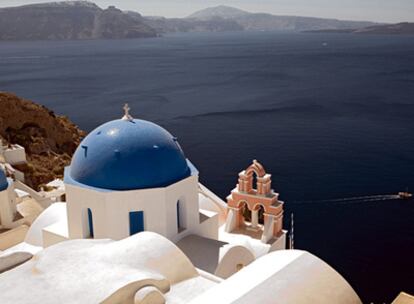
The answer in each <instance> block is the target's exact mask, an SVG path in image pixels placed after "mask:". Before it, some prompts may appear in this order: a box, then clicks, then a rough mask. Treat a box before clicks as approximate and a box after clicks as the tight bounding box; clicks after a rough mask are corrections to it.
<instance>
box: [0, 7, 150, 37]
mask: <svg viewBox="0 0 414 304" xmlns="http://www.w3.org/2000/svg"><path fill="white" fill-rule="evenodd" d="M156 35H157V33H156V31H155V30H154V29H152V28H151V27H150V26H148V25H147V24H145V23H144V22H143V19H142V17H141V16H140V15H139V14H137V15H135V16H131V15H129V14H127V13H124V12H122V11H120V10H118V9H116V8H115V7H109V8H108V9H105V10H103V9H101V8H100V7H98V6H97V5H95V4H94V3H91V2H87V1H66V2H52V3H45V4H33V5H25V6H20V7H11V8H2V9H0V40H64V39H74V40H76V39H101V38H106V39H118V38H140V37H154V36H156Z"/></svg>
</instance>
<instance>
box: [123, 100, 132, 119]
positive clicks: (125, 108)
mask: <svg viewBox="0 0 414 304" xmlns="http://www.w3.org/2000/svg"><path fill="white" fill-rule="evenodd" d="M123 109H124V111H125V114H124V117H122V120H128V121H132V120H133V119H134V118H133V117H132V116H131V115H130V114H129V111H130V110H131V108H130V107H129V105H128V104H127V103H126V104H125V105H124V107H123Z"/></svg>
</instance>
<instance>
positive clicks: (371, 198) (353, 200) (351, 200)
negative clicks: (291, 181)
mask: <svg viewBox="0 0 414 304" xmlns="http://www.w3.org/2000/svg"><path fill="white" fill-rule="evenodd" d="M390 200H401V197H400V196H399V195H398V194H383V195H368V196H355V197H346V198H338V199H326V200H312V201H296V202H292V203H293V204H313V203H320V204H324V203H326V204H361V203H369V202H378V201H390Z"/></svg>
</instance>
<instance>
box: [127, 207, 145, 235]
mask: <svg viewBox="0 0 414 304" xmlns="http://www.w3.org/2000/svg"><path fill="white" fill-rule="evenodd" d="M142 231H144V211H135V212H130V213H129V235H134V234H137V233H139V232H142Z"/></svg>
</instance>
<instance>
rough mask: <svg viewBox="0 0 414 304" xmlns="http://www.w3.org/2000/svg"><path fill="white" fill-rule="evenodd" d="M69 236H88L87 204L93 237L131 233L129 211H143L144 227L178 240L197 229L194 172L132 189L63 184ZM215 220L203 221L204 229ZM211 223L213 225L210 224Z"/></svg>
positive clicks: (197, 210) (118, 237)
mask: <svg viewBox="0 0 414 304" xmlns="http://www.w3.org/2000/svg"><path fill="white" fill-rule="evenodd" d="M65 186H66V199H67V215H68V228H69V237H70V238H71V239H76V238H88V237H89V235H90V234H89V221H88V212H87V210H88V208H90V209H91V211H92V218H93V221H92V222H93V232H94V238H98V239H101V238H110V239H113V240H121V239H123V238H126V237H128V236H130V224H129V213H130V212H134V211H143V212H144V228H145V231H152V232H156V233H159V234H161V235H163V236H165V237H167V238H169V239H170V240H174V241H175V240H177V239H179V238H180V237H181V236H185V235H188V233H191V232H193V233H194V232H196V231H197V232H200V229H202V228H200V215H199V204H198V176H197V175H193V176H190V177H188V178H186V179H183V180H181V181H179V182H177V183H175V184H173V185H170V186H168V187H166V188H154V189H143V190H133V191H108V192H103V191H98V190H95V189H91V188H83V187H79V186H76V185H71V184H66V185H65ZM178 201H180V208H179V210H180V222H181V227H180V228H182V229H179V227H178V223H177V203H178ZM213 220H214V222H215V223H212V222H210V224H207V223H202V226H203V227H206V228H205V229H207V230H209V231H210V232H208V234H209V235H211V234H212V233H211V230H212V229H213V228H214V229H215V231H216V233H215V234H216V235H217V226H218V225H217V223H218V222H217V220H216V219H213ZM213 226H214V227H213Z"/></svg>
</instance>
